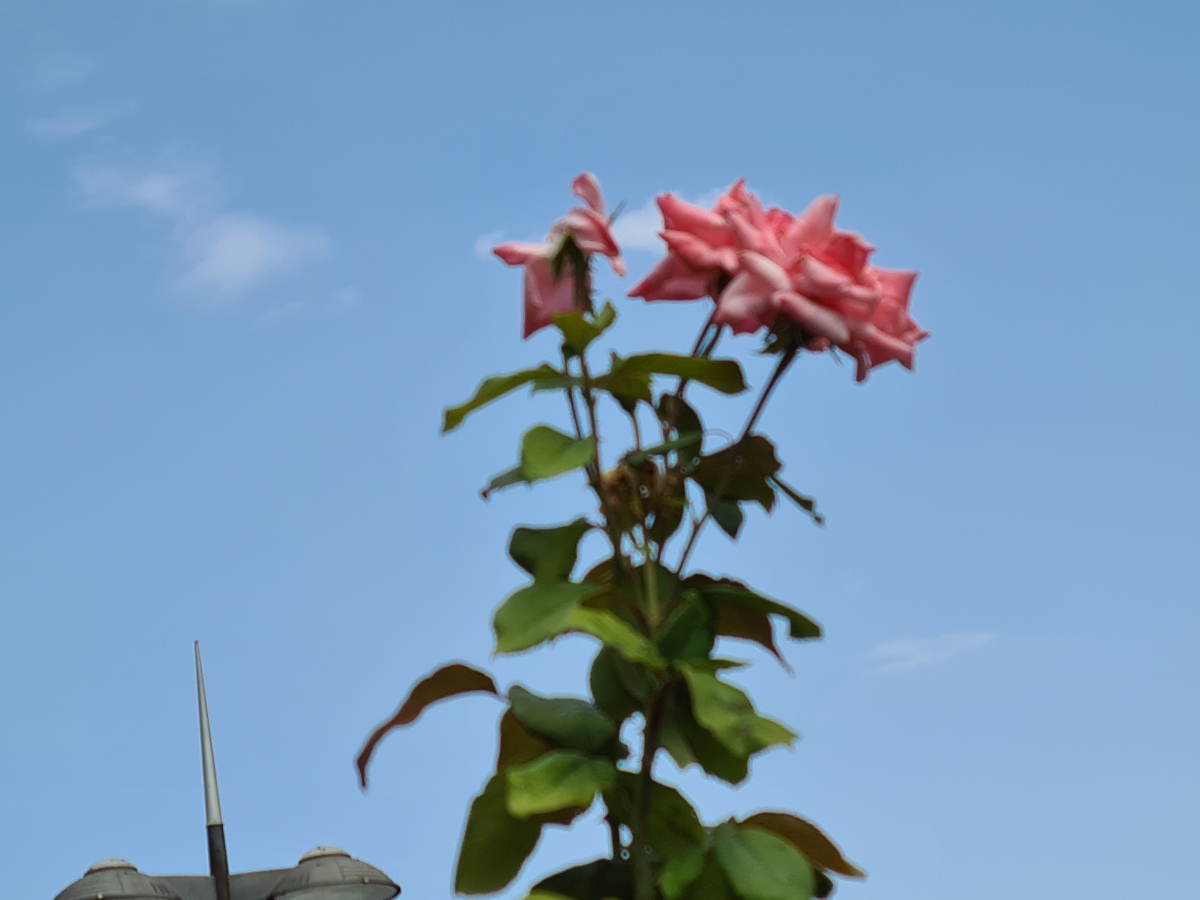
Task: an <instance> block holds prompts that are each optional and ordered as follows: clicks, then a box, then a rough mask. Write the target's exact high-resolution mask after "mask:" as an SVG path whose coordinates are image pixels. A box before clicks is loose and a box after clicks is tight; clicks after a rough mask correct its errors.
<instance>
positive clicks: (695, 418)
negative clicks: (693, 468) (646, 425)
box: [656, 394, 704, 462]
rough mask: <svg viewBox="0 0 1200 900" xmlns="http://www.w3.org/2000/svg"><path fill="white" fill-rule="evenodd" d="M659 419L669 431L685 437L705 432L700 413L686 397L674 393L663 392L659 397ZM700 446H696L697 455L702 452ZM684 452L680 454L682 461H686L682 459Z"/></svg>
mask: <svg viewBox="0 0 1200 900" xmlns="http://www.w3.org/2000/svg"><path fill="white" fill-rule="evenodd" d="M656 411H657V412H658V420H659V421H660V422H662V424H663V425H664V426H665V427H666V428H667V430H668V432H669V433H672V434H674V435H675V436H676V437H683V435H685V434H699V435H701V436H703V434H704V423H703V422H701V421H700V414H699V413H697V412H696V410H695V409H693V408H692V406H691V405H690V404H689V403H688V402H687V401H686V400H684V399H682V398H680V397H676V396H675V395H674V394H663V395H662V396H661V397H659V399H658V407H657V409H656ZM700 449H701V448H699V447H697V448H696V455H697V456H699V454H700ZM683 456H684V454H682V453H681V454H680V457H681V459H680V462H686V461H685V460H683V459H682V457H683Z"/></svg>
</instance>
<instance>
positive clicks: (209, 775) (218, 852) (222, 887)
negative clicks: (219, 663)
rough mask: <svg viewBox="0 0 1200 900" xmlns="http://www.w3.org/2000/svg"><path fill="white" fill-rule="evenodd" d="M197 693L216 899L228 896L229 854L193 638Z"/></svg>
mask: <svg viewBox="0 0 1200 900" xmlns="http://www.w3.org/2000/svg"><path fill="white" fill-rule="evenodd" d="M196 696H197V699H198V700H199V702H200V762H201V765H202V766H203V768H204V815H205V819H206V821H207V825H208V828H207V831H208V871H209V873H210V874H211V875H212V879H213V885H214V886H215V887H216V895H217V900H230V896H229V856H228V854H227V853H226V851H225V823H224V822H223V821H222V820H221V795H220V793H219V792H218V791H217V763H216V760H215V759H214V758H213V745H212V730H211V729H210V728H209V724H208V697H207V696H205V693H204V666H203V665H201V663H200V642H199V641H196Z"/></svg>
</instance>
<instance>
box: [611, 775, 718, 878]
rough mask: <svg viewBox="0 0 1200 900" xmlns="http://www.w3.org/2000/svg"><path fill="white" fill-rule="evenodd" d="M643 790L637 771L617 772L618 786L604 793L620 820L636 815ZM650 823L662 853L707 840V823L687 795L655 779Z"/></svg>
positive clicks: (654, 842) (652, 842) (651, 837)
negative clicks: (704, 822)
mask: <svg viewBox="0 0 1200 900" xmlns="http://www.w3.org/2000/svg"><path fill="white" fill-rule="evenodd" d="M640 791H641V785H640V776H639V775H638V774H637V773H634V772H618V773H617V783H616V787H615V788H614V789H613V790H612V791H610V792H608V793H606V794H605V795H604V801H605V803H607V804H608V808H609V812H610V813H611V814H612V816H613V817H614V818H615V819H616V820H617V821H619V822H632V821H634V819H636V817H637V816H636V804H637V798H638V796H639V793H640ZM648 825H649V835H648V836H649V842H650V846H651V848H652V849H653V850H654V852H655V854H656V855H658V856H661V857H666V858H669V857H673V856H678V855H679V854H682V853H685V852H686V851H687V850H688V848H690V847H698V846H703V844H704V826H703V825H701V824H700V817H699V816H698V815H697V814H696V810H694V809H693V808H692V805H691V804H690V803H689V802H688V801H687V798H686V797H684V796H683V794H681V793H679V791H677V790H676V789H675V788H673V787H670V786H668V785H665V784H662V783H661V782H658V781H653V780H652V781H651V782H650V810H649V820H648Z"/></svg>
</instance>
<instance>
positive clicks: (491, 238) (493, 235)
mask: <svg viewBox="0 0 1200 900" xmlns="http://www.w3.org/2000/svg"><path fill="white" fill-rule="evenodd" d="M502 240H504V232H503V231H489V232H488V233H487V234H481V235H480V236H479V237H477V238H476V239H475V247H474V250H475V255H476V256H478V257H479V258H480V259H495V257H493V256H492V248H493V247H495V246H496V245H497V244H499V243H500V242H501V241H502Z"/></svg>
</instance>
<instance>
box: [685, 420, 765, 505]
mask: <svg viewBox="0 0 1200 900" xmlns="http://www.w3.org/2000/svg"><path fill="white" fill-rule="evenodd" d="M780 468H781V464H780V462H779V460H778V459H777V458H776V456H775V445H774V444H772V443H771V442H770V441H769V440H768V439H767V438H765V437H763V436H762V435H761V434H752V435H750V436H749V437H746V438H744V439H743V440H741V441H738V442H737V443H734V444H732V445H730V446H728V447H726V448H725V449H724V450H718V451H717V452H716V453H710V454H708V455H706V456H702V457H700V462H699V463H697V464H696V468H695V469H693V470H692V471H691V472H689V473H688V475H689V477H690V478H691V479H692V480H693V481H695V482H696V484H698V485H700V487H702V488H704V490H705V491H706V492H707V493H708V494H711V495H713V496H714V497H719V498H720V499H722V500H747V501H753V502H755V503H757V504H758V505H759V506H761V507H762V508H763V509H764V510H766V511H767V512H770V511H771V510H772V509H773V508H774V506H775V489H774V488H773V487H771V484H770V482H769V479H770V477H771V476H772V475H774V474H775V473H776V472H778V471H779V469H780Z"/></svg>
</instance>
